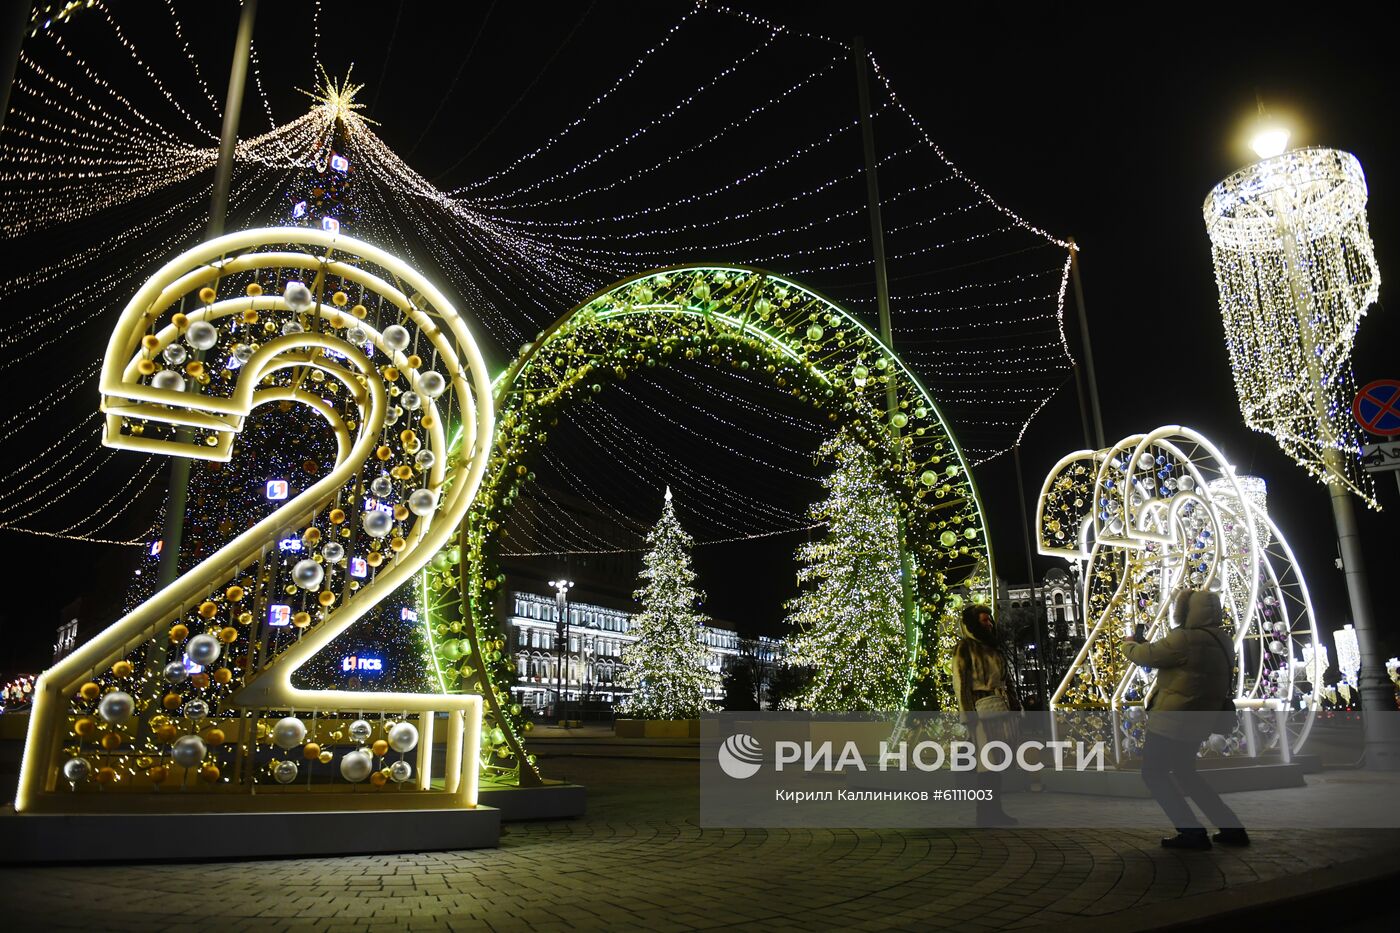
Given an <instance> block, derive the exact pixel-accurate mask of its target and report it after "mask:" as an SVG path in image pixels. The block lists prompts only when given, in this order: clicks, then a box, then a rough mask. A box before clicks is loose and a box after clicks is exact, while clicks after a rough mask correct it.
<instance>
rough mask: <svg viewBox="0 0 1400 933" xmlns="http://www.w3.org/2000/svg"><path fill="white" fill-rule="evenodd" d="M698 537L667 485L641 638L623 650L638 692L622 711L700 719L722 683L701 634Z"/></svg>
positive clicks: (650, 540)
mask: <svg viewBox="0 0 1400 933" xmlns="http://www.w3.org/2000/svg"><path fill="white" fill-rule="evenodd" d="M691 543H692V538H691V537H690V535H689V534H687V533H686V531H685V529H684V528H682V527H681V523H680V521H679V520H678V519H677V518H676V510H675V507H674V506H673V505H672V503H671V490H670V489H669V488H668V489H667V490H666V505H665V506H664V507H663V508H662V510H661V518H660V519H659V520H658V521H657V523H656V525H655V527H653V528H652V529H651V531H650V532H649V533H648V534H647V546H648V547H649V548H650V550H649V551H648V552H647V555H646V557H644V558H643V560H642V563H643V567H642V574H641V577H642V579H643V580H644V581H646V582H645V584H644V585H643V586H642V588H641V589H639V590H637V592H636V599H637V601H638V602H640V603H641V606H642V611H641V612H640V613H638V614H637V616H636V618H635V619H634V620H633V623H632V625H633V628H632V630H633V631H634V632H635V633H636V635H637V640H636V641H634V642H633V643H632V644H630V645H628V646H627V647H626V648H624V649H623V651H622V661H623V665H624V671H623V675H622V682H623V684H624V686H628V687H631V688H632V695H631V696H629V697H628V698H627V699H626V700H624V701H623V702H622V704H621V708H620V712H622V713H623V714H624V715H627V716H631V717H635V718H637V719H694V718H695V717H697V716H699V715H700V713H701V712H703V711H704V710H706V709H709V708H710V706H709V703H708V702H707V701H706V699H705V694H706V693H707V692H713V691H715V690H717V689H718V687H719V675H718V674H716V673H715V672H714V671H712V670H710V668H709V663H708V662H709V657H710V652H709V649H707V648H706V647H705V644H704V642H702V641H701V639H700V630H701V626H702V625H704V623H705V616H704V615H703V614H702V613H701V612H699V611H698V610H697V609H696V608H695V607H696V606H697V605H699V603H700V600H701V598H702V594H701V593H700V591H699V590H697V589H696V588H695V585H694V584H695V571H694V570H692V569H691V566H690V547H691Z"/></svg>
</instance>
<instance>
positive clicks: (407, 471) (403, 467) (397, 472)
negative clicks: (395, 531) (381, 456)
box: [389, 463, 413, 521]
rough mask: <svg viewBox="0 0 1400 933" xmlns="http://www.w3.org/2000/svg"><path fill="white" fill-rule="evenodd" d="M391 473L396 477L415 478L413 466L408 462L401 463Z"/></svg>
mask: <svg viewBox="0 0 1400 933" xmlns="http://www.w3.org/2000/svg"><path fill="white" fill-rule="evenodd" d="M389 475H390V476H392V477H393V478H394V479H413V467H411V466H409V465H408V464H406V463H400V464H399V465H398V466H396V467H394V468H393V469H392V470H390V471H389ZM400 521H402V519H400Z"/></svg>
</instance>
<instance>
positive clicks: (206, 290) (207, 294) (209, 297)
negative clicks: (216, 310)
mask: <svg viewBox="0 0 1400 933" xmlns="http://www.w3.org/2000/svg"><path fill="white" fill-rule="evenodd" d="M218 297H219V293H218V292H216V291H214V289H212V288H210V287H209V286H208V285H206V286H204V287H203V288H201V289H200V290H199V300H200V301H202V302H204V303H205V304H207V305H212V304H213V303H214V299H215V298H218Z"/></svg>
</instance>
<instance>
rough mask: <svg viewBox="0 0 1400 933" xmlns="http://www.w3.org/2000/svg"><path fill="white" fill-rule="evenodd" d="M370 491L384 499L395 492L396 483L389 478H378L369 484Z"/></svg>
mask: <svg viewBox="0 0 1400 933" xmlns="http://www.w3.org/2000/svg"><path fill="white" fill-rule="evenodd" d="M369 491H370V492H372V493H374V494H375V495H376V496H378V497H379V498H381V499H383V498H384V497H385V496H387V495H390V494H392V493H393V491H394V481H393V480H392V479H390V478H389V477H387V476H376V477H375V478H374V479H373V480H372V481H371V482H370V484H369Z"/></svg>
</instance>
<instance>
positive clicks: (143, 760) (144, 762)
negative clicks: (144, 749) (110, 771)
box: [136, 755, 156, 769]
mask: <svg viewBox="0 0 1400 933" xmlns="http://www.w3.org/2000/svg"><path fill="white" fill-rule="evenodd" d="M155 763H156V760H155V759H154V758H152V757H151V756H150V755H142V756H141V757H140V758H138V759H136V767H138V768H142V769H145V768H149V767H150V766H151V765H153V764H155Z"/></svg>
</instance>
